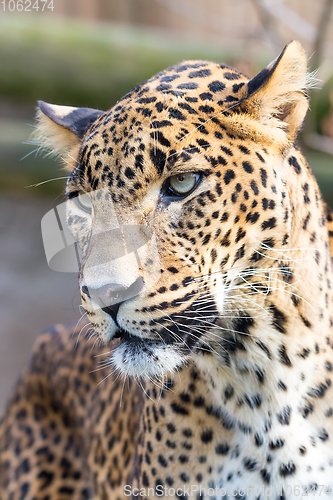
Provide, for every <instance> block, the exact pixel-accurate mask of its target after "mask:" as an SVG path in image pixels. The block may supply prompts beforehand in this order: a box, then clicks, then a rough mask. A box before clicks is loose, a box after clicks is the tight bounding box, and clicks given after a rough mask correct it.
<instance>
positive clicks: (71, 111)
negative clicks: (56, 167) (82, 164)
mask: <svg viewBox="0 0 333 500" xmlns="http://www.w3.org/2000/svg"><path fill="white" fill-rule="evenodd" d="M38 106H39V107H38V110H37V125H36V128H35V130H34V132H33V134H32V140H33V142H35V143H37V144H38V145H39V146H40V147H41V149H46V150H49V151H50V152H51V154H55V155H59V156H61V157H62V159H63V161H64V163H65V166H66V169H67V170H72V168H74V167H75V158H77V155H78V152H79V148H80V144H81V140H82V138H83V137H84V135H85V133H86V132H87V130H88V128H89V127H90V125H92V123H94V121H95V120H97V118H98V117H99V116H100V115H101V114H103V111H98V110H96V109H91V108H73V107H70V106H56V105H55V104H47V103H46V102H43V101H38Z"/></svg>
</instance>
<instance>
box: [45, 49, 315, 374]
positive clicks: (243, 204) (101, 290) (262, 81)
mask: <svg viewBox="0 0 333 500" xmlns="http://www.w3.org/2000/svg"><path fill="white" fill-rule="evenodd" d="M296 60H297V61H298V66H297V69H295V68H296V65H295V61H296ZM304 61H305V56H304V52H303V51H302V49H301V47H300V46H299V44H298V43H297V42H292V43H291V44H290V45H289V46H287V47H286V49H285V50H284V51H283V53H282V54H281V55H280V57H279V58H278V59H277V60H276V61H274V62H273V63H271V65H269V66H268V67H267V68H266V69H265V70H263V71H262V72H261V73H259V75H257V76H256V77H255V78H254V79H253V80H249V79H248V78H247V77H246V76H245V75H243V74H240V73H239V72H237V71H235V70H233V69H231V68H229V67H227V66H225V65H223V64H216V63H211V62H206V61H187V62H184V63H181V64H179V65H176V66H173V67H171V68H169V69H167V70H165V71H163V72H161V73H159V74H158V75H156V76H154V77H153V78H151V79H150V80H148V81H147V82H145V83H144V84H142V85H139V86H138V87H137V88H135V89H134V90H133V91H131V92H130V93H129V94H127V95H126V96H125V97H124V98H123V99H122V100H121V101H119V103H117V105H116V106H114V107H113V108H111V109H110V110H109V111H107V112H96V111H93V110H87V109H81V110H79V109H77V108H74V109H73V108H69V109H66V108H65V107H56V106H51V105H46V104H45V103H42V105H41V111H42V113H43V116H42V118H41V121H40V129H42V128H43V127H44V129H45V127H46V120H47V126H49V127H51V128H52V127H56V128H57V133H59V128H60V127H61V129H62V133H64V130H65V132H66V133H67V134H69V135H70V141H69V139H68V138H66V139H64V140H65V141H67V142H66V147H67V150H70V151H71V154H70V156H71V157H72V158H74V159H75V162H73V165H72V167H73V168H72V170H71V173H70V175H69V178H68V183H67V189H66V191H67V198H68V224H69V227H70V229H71V231H72V234H73V236H74V237H75V239H76V240H77V242H78V246H79V248H80V253H81V269H80V287H81V295H82V304H83V307H84V310H85V312H86V313H87V316H88V318H89V320H90V321H91V323H92V326H93V328H94V330H95V332H96V333H97V334H98V335H99V337H100V338H101V339H102V340H103V341H105V342H109V341H111V340H112V339H113V338H118V339H119V340H118V342H119V345H118V346H117V348H116V349H115V350H114V352H113V354H112V359H111V360H110V364H112V365H113V366H114V367H115V368H116V369H117V370H118V371H119V372H121V373H123V374H127V375H134V376H140V375H146V376H148V377H155V376H160V375H164V374H166V373H167V372H170V371H171V372H172V371H175V370H178V369H179V368H180V367H181V366H182V365H183V364H184V363H186V362H187V361H188V360H189V359H190V357H191V356H192V355H193V354H194V353H198V352H205V351H207V350H208V351H210V350H216V349H219V347H221V344H222V343H223V337H224V329H226V327H227V325H228V318H229V317H230V315H233V317H235V316H237V315H238V316H241V315H242V311H243V310H244V301H246V300H247V297H246V296H244V292H243V289H244V287H243V285H244V280H245V279H246V280H247V281H248V282H249V283H250V288H251V286H252V287H254V286H255V283H256V273H255V270H256V269H257V268H258V266H259V267H260V270H261V272H264V271H267V280H269V273H270V268H271V260H270V257H269V255H270V252H271V251H272V249H274V248H283V247H284V245H286V244H288V241H289V239H290V235H291V230H292V228H291V218H290V211H291V201H290V192H289V191H288V189H286V179H287V177H288V176H290V175H297V165H296V164H297V160H296V159H295V158H294V160H293V159H290V157H288V153H289V150H290V147H291V144H292V142H293V140H294V139H295V136H296V133H297V131H298V129H299V127H300V125H301V123H302V121H303V118H304V115H305V112H306V109H307V99H306V97H305V95H304V92H303V90H304V88H305V85H306V66H305V64H304ZM302 62H303V64H302ZM288 68H293V69H292V70H290V71H292V73H293V75H292V77H290V78H289V80H288V78H287V77H286V72H287V69H288ZM50 122H52V124H50ZM43 134H44V137H46V136H48V137H49V136H51V135H54V129H52V131H46V132H45V131H43ZM74 136H75V138H76V142H75V138H74ZM46 142H47V141H46ZM61 147H62V149H64V146H61ZM295 162H296V164H295ZM130 250H131V251H130ZM140 252H141V253H140ZM249 270H251V272H249ZM263 270H264V271H263ZM251 283H252V285H251ZM261 286H262V287H263V288H264V287H265V278H262V279H261ZM247 293H248V289H247ZM263 293H265V290H263Z"/></svg>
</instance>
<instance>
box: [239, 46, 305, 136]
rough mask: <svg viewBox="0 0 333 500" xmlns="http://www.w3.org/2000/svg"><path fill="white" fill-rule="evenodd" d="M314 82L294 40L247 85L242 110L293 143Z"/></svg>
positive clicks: (301, 50)
mask: <svg viewBox="0 0 333 500" xmlns="http://www.w3.org/2000/svg"><path fill="white" fill-rule="evenodd" d="M313 80H314V77H313V75H311V74H310V75H309V74H308V73H307V60H306V55H305V52H304V50H303V48H302V46H301V44H300V43H299V42H298V41H296V40H294V41H293V42H290V43H289V44H288V45H286V47H285V48H284V49H283V51H282V52H281V54H280V55H279V56H278V57H277V59H275V60H274V61H272V62H271V63H270V64H269V65H268V66H267V67H266V68H265V69H263V70H262V71H261V72H260V73H259V74H258V75H257V76H255V77H254V78H253V79H252V80H250V81H249V83H248V84H247V89H246V90H247V96H246V95H245V96H244V97H245V98H244V102H243V105H242V107H245V109H246V111H247V112H248V113H249V114H250V115H251V116H253V117H255V119H256V120H258V121H259V122H260V123H263V124H264V125H268V126H270V127H278V128H280V129H282V130H283V131H284V132H285V134H286V138H287V139H288V140H289V141H290V142H293V141H294V140H295V138H296V135H297V133H298V131H299V129H300V128H301V126H302V123H303V121H304V118H305V115H306V112H307V110H308V106H309V104H308V97H307V92H308V90H309V88H310V87H311V84H312V82H313ZM246 90H245V91H246Z"/></svg>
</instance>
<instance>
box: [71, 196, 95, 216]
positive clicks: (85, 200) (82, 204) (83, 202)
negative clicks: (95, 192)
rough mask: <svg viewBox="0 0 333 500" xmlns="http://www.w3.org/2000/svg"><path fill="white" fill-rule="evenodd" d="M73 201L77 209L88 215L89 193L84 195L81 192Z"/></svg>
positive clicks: (89, 205) (89, 208) (89, 207)
mask: <svg viewBox="0 0 333 500" xmlns="http://www.w3.org/2000/svg"><path fill="white" fill-rule="evenodd" d="M75 201H76V204H77V205H78V207H79V208H81V210H84V211H85V212H89V213H90V212H91V211H92V201H91V196H90V194H89V193H84V192H83V191H82V193H81V194H79V196H77V197H76V198H75Z"/></svg>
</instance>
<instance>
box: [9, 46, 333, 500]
mask: <svg viewBox="0 0 333 500" xmlns="http://www.w3.org/2000/svg"><path fill="white" fill-rule="evenodd" d="M313 84H314V76H313V75H312V74H311V73H309V72H308V71H307V57H306V54H305V51H304V50H303V48H302V46H301V44H300V43H299V42H298V41H292V42H290V43H289V44H288V45H286V47H285V48H284V49H283V51H282V52H281V53H280V55H279V56H278V57H277V58H276V59H275V60H274V61H272V62H271V63H270V64H269V65H268V66H267V67H265V68H264V69H263V70H262V71H260V72H259V73H258V74H257V75H256V76H254V77H253V78H252V79H250V78H248V77H247V76H246V75H244V74H242V73H241V72H239V71H237V70H236V69H233V68H231V67H229V66H228V65H225V64H220V63H215V62H209V61H202V60H190V61H183V62H181V63H179V64H177V65H175V66H172V67H170V68H168V69H166V70H164V71H162V72H160V73H158V74H157V75H156V76H154V77H152V78H151V79H149V80H147V81H146V82H145V83H143V84H140V85H138V86H137V87H136V88H134V90H132V91H130V92H129V93H128V94H126V95H125V96H124V97H123V98H122V99H121V100H120V101H119V102H117V103H116V104H115V105H114V106H113V107H112V108H111V109H110V110H108V111H106V112H104V111H100V110H95V109H91V108H77V107H69V106H58V105H51V104H47V103H44V102H40V103H39V111H38V119H37V125H36V131H35V134H36V136H35V137H36V140H38V144H40V147H42V148H44V149H46V150H48V151H50V152H51V153H54V154H55V155H58V156H59V157H61V158H62V159H63V162H64V168H66V170H67V172H68V180H67V187H66V195H67V205H66V218H67V224H68V228H69V231H70V234H71V235H72V237H73V241H74V243H72V244H71V248H72V249H73V248H75V249H76V250H77V252H78V255H79V257H78V262H77V265H78V276H79V285H80V292H81V299H82V307H83V311H84V315H83V317H82V318H81V319H80V320H79V322H78V324H77V325H69V326H68V325H67V326H64V325H62V324H60V323H59V324H58V325H56V326H54V327H53V328H50V329H48V330H47V331H46V332H44V333H43V334H41V335H40V336H39V337H38V339H37V341H36V345H35V347H34V351H33V355H32V359H31V362H30V364H29V365H28V367H27V368H26V369H25V371H23V374H22V375H21V378H20V379H19V381H18V383H17V385H16V388H15V390H14V392H13V394H12V396H11V398H10V400H9V402H8V405H7V408H6V411H5V413H4V415H3V417H2V419H1V431H0V436H1V437H0V498H1V500H23V499H24V500H66V499H71V500H83V499H89V500H90V499H91V500H92V499H94V500H107V499H111V500H123V499H125V498H131V499H135V498H142V499H145V500H148V499H150V498H159V497H165V498H166V497H168V498H174V499H180V498H181V499H190V498H191V499H195V500H199V499H214V500H222V499H231V498H236V499H237V500H245V499H248V500H264V499H273V500H286V499H287V498H292V499H296V498H297V497H299V496H303V495H306V496H310V497H315V496H321V497H323V498H328V497H330V496H331V494H332V488H333V444H332V440H333V388H332V373H333V335H332V325H333V302H332V300H333V294H332V251H333V247H332V244H333V243H332V237H333V214H332V211H331V210H330V209H329V207H328V206H327V205H326V204H325V202H324V201H323V199H322V196H321V193H320V190H319V187H318V184H317V181H316V179H315V177H314V175H313V173H312V171H311V168H310V166H309V165H308V163H307V161H306V158H305V157H304V155H303V154H302V152H301V149H300V147H299V145H298V142H297V137H298V134H299V131H300V130H301V128H302V125H303V123H304V119H305V116H306V113H307V110H308V107H309V95H310V88H311V87H312V86H313ZM63 232H65V229H64V228H63ZM68 248H69V247H68ZM66 255H67V254H66ZM64 260H66V259H64Z"/></svg>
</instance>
